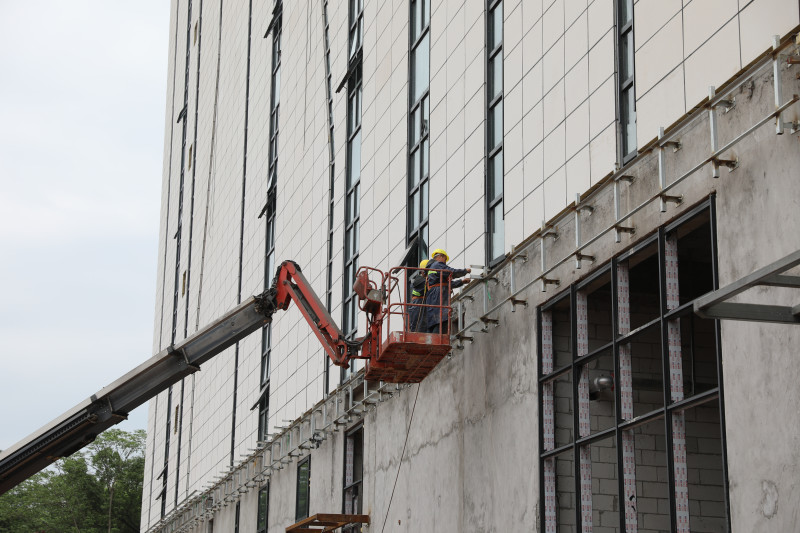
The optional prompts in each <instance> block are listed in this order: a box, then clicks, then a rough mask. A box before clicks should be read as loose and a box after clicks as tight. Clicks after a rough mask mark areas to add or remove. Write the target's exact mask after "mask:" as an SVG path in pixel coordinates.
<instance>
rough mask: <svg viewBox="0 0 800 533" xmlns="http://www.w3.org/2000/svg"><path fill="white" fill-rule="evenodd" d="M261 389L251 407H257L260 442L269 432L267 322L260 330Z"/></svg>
mask: <svg viewBox="0 0 800 533" xmlns="http://www.w3.org/2000/svg"><path fill="white" fill-rule="evenodd" d="M261 335H262V338H261V349H262V352H261V390H260V391H259V394H258V401H256V403H255V405H253V407H252V408H251V409H256V408H258V438H257V440H259V441H261V442H266V441H267V438H268V437H267V435H268V433H269V370H270V355H271V353H272V338H271V336H272V324H267V325H266V327H264V329H262V330H261Z"/></svg>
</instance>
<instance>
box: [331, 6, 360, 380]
mask: <svg viewBox="0 0 800 533" xmlns="http://www.w3.org/2000/svg"><path fill="white" fill-rule="evenodd" d="M348 21H349V23H348V49H349V56H348V57H349V59H348V70H347V74H346V76H345V79H344V80H343V81H342V84H346V85H347V143H346V146H347V152H346V153H347V161H346V162H345V198H344V204H345V208H344V209H345V213H344V254H343V258H344V259H343V271H342V331H343V332H344V334H345V335H346V336H347V337H348V338H353V337H355V335H356V332H357V331H358V319H357V317H358V298H357V297H356V293H355V291H354V290H353V283H355V280H356V272H357V271H358V258H359V252H360V248H361V246H360V242H359V241H360V239H359V231H360V228H359V223H360V220H361V113H362V99H363V96H362V92H363V70H362V64H363V58H364V54H363V52H362V45H363V40H364V37H363V33H364V2H363V0H349V2H348ZM340 87H342V85H340ZM326 364H327V363H326ZM354 371H355V362H352V363H351V364H350V366H349V367H348V368H342V370H341V372H340V377H339V379H340V382H342V383H343V382H344V381H346V380H347V379H348V378H349V377H350V375H351V374H352V373H353V372H354Z"/></svg>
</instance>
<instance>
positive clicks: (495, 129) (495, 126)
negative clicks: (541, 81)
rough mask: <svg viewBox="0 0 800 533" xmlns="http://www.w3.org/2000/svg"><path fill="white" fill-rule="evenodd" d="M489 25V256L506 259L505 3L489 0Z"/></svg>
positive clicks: (495, 259) (487, 98)
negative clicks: (504, 210)
mask: <svg viewBox="0 0 800 533" xmlns="http://www.w3.org/2000/svg"><path fill="white" fill-rule="evenodd" d="M486 7H487V10H488V13H489V18H488V23H487V25H486V31H487V35H486V43H487V46H486V50H487V54H486V62H487V63H486V72H487V73H488V74H487V91H486V109H487V117H486V118H487V127H486V162H487V164H486V229H487V239H486V255H487V259H488V264H490V265H491V264H493V263H496V262H497V261H498V260H499V259H500V258H501V257H503V255H504V254H503V249H504V235H503V2H502V0H488V2H487V6H486Z"/></svg>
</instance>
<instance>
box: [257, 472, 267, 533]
mask: <svg viewBox="0 0 800 533" xmlns="http://www.w3.org/2000/svg"><path fill="white" fill-rule="evenodd" d="M263 495H266V497H265V498H263V499H262V496H263ZM262 503H263V504H264V505H262ZM256 509H257V512H256V533H267V530H268V529H269V481H267V483H266V485H264V486H263V487H261V488H260V489H258V500H257V503H256ZM262 526H263V527H262Z"/></svg>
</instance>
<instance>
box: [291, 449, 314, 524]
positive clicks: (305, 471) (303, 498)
mask: <svg viewBox="0 0 800 533" xmlns="http://www.w3.org/2000/svg"><path fill="white" fill-rule="evenodd" d="M310 489H311V457H310V456H308V457H306V458H305V459H303V460H302V461H300V463H299V464H298V465H297V493H296V502H297V504H296V506H295V516H294V518H295V520H302V519H303V518H308V515H309V506H310V503H311V497H310V496H311V494H310Z"/></svg>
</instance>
